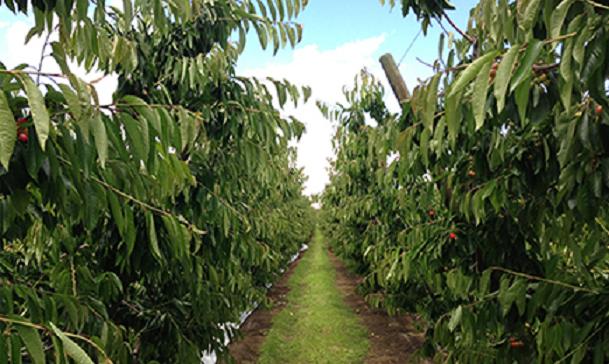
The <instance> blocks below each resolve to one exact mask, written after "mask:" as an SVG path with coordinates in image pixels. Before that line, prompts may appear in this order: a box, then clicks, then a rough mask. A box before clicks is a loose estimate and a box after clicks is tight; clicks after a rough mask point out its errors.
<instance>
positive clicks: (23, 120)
mask: <svg viewBox="0 0 609 364" xmlns="http://www.w3.org/2000/svg"><path fill="white" fill-rule="evenodd" d="M23 123H27V118H19V119H17V125H21V124H23Z"/></svg>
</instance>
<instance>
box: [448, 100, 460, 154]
mask: <svg viewBox="0 0 609 364" xmlns="http://www.w3.org/2000/svg"><path fill="white" fill-rule="evenodd" d="M460 99H461V94H452V95H450V96H449V97H448V98H447V99H446V126H447V127H448V139H449V140H450V142H451V145H453V146H454V142H455V141H456V140H457V134H458V133H459V126H460V123H461V117H462V115H461V112H460V110H458V108H459V100H460Z"/></svg>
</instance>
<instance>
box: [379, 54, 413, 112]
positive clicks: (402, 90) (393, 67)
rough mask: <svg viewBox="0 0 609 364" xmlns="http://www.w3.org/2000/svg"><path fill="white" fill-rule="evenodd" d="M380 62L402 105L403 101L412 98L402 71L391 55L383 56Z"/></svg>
mask: <svg viewBox="0 0 609 364" xmlns="http://www.w3.org/2000/svg"><path fill="white" fill-rule="evenodd" d="M380 61H381V65H382V66H383V70H384V71H385V75H387V79H388V80H389V84H390V85H391V89H392V90H393V93H394V94H395V97H396V98H397V99H398V102H399V103H400V104H401V103H402V101H405V100H407V99H409V98H410V93H409V92H408V87H406V82H404V79H403V78H402V75H401V74H400V70H399V69H398V66H397V64H396V63H395V60H394V59H393V56H392V55H391V54H390V53H387V54H385V55H383V56H382V57H381V59H380Z"/></svg>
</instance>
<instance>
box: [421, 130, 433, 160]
mask: <svg viewBox="0 0 609 364" xmlns="http://www.w3.org/2000/svg"><path fill="white" fill-rule="evenodd" d="M430 134H431V132H430V131H429V129H427V128H425V129H424V130H423V132H422V133H421V142H420V144H419V147H420V148H421V157H422V158H423V163H424V164H425V166H428V165H429V137H430Z"/></svg>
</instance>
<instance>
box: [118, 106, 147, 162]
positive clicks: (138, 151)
mask: <svg viewBox="0 0 609 364" xmlns="http://www.w3.org/2000/svg"><path fill="white" fill-rule="evenodd" d="M140 119H141V118H140ZM140 119H138V120H135V119H134V118H133V117H131V115H129V114H126V113H122V114H121V121H122V122H123V125H124V126H125V131H126V132H127V138H128V139H129V145H130V147H132V149H131V153H133V156H134V157H135V159H136V160H138V161H139V160H143V161H145V160H147V157H148V148H147V146H148V124H147V123H146V122H145V121H144V122H142V121H141V120H140Z"/></svg>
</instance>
